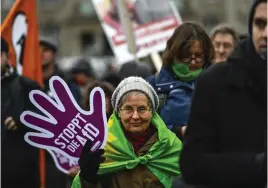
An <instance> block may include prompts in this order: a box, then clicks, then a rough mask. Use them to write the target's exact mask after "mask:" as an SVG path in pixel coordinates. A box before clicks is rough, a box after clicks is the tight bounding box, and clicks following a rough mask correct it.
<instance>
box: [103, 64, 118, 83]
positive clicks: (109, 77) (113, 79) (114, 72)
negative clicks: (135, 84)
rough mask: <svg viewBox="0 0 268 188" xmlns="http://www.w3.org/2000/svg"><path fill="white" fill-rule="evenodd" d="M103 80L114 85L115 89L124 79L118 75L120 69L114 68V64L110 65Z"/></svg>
mask: <svg viewBox="0 0 268 188" xmlns="http://www.w3.org/2000/svg"><path fill="white" fill-rule="evenodd" d="M101 80H102V81H104V82H108V83H110V84H112V85H113V87H115V88H116V87H117V86H118V84H119V83H120V82H121V81H122V78H121V77H120V76H119V75H118V69H117V68H116V67H115V66H114V64H112V63H110V64H108V67H107V71H106V73H105V75H104V76H103V78H102V79H101Z"/></svg>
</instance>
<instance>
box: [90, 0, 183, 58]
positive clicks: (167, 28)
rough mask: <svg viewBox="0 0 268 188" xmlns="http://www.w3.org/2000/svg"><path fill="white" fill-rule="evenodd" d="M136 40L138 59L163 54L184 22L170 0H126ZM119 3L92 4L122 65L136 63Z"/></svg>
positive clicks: (109, 0) (101, 1) (97, 1)
mask: <svg viewBox="0 0 268 188" xmlns="http://www.w3.org/2000/svg"><path fill="white" fill-rule="evenodd" d="M125 1H126V3H127V9H128V12H129V16H130V19H131V22H132V28H133V33H134V36H135V45H136V50H137V53H136V56H137V57H138V58H142V57H145V56H147V55H149V54H151V53H154V52H159V51H163V50H164V49H165V47H166V42H167V40H168V39H169V37H170V36H171V35H172V33H173V31H174V29H175V28H176V27H177V26H179V24H180V23H181V20H179V19H178V16H176V15H174V12H173V10H172V8H171V7H170V4H169V3H168V2H169V1H167V0H125ZM116 2H117V0H93V5H94V8H95V10H96V12H97V15H98V17H99V20H100V22H101V25H102V27H103V30H104V32H105V34H106V36H107V38H108V41H109V43H110V45H111V47H112V49H113V52H114V54H115V56H116V58H117V60H118V62H119V63H125V62H128V61H131V60H133V59H135V56H134V55H133V54H132V53H130V52H129V50H128V48H129V47H128V43H127V36H126V34H125V32H124V29H123V24H122V23H121V21H120V16H119V15H120V13H119V11H118V10H119V8H118V5H117V3H116Z"/></svg>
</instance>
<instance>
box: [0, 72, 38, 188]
mask: <svg viewBox="0 0 268 188" xmlns="http://www.w3.org/2000/svg"><path fill="white" fill-rule="evenodd" d="M33 89H40V86H39V85H38V84H37V83H36V82H34V81H32V80H29V79H27V78H25V77H22V76H19V75H17V73H15V72H11V73H10V74H9V75H8V76H6V77H4V78H2V80H1V182H2V184H1V185H2V186H1V187H5V188H15V187H28V188H38V187H39V163H38V161H39V155H38V152H39V150H38V149H37V148H35V147H33V146H30V145H29V144H28V143H26V142H25V141H24V134H25V133H26V132H28V131H30V129H28V128H27V127H26V126H24V125H23V124H22V123H21V122H20V114H21V113H22V112H23V111H24V110H26V109H27V110H33V109H34V108H33V105H32V104H31V102H30V100H29V92H30V91H31V90H33ZM9 116H11V117H13V119H14V120H15V122H16V125H17V126H18V129H17V130H15V131H11V130H7V128H6V126H5V125H4V121H5V119H6V118H7V117H9ZM29 177H31V178H29Z"/></svg>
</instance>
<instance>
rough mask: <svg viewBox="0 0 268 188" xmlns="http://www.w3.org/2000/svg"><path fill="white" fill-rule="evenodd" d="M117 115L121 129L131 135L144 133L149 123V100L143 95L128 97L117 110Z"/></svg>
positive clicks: (150, 112)
mask: <svg viewBox="0 0 268 188" xmlns="http://www.w3.org/2000/svg"><path fill="white" fill-rule="evenodd" d="M118 115H119V117H120V119H121V122H122V124H123V128H124V129H125V130H126V131H127V132H130V133H133V134H142V133H144V132H145V131H146V130H147V129H148V127H149V126H150V123H151V118H152V111H151V109H150V106H149V100H148V98H147V96H146V95H144V94H133V95H130V96H128V98H127V99H126V101H125V102H124V103H123V104H122V106H121V107H120V109H119V112H118Z"/></svg>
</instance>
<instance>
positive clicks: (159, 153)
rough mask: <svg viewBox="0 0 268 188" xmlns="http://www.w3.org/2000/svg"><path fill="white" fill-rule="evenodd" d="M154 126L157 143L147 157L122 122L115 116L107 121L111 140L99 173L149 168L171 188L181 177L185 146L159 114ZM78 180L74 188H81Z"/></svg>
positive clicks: (106, 148)
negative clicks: (137, 150)
mask: <svg viewBox="0 0 268 188" xmlns="http://www.w3.org/2000/svg"><path fill="white" fill-rule="evenodd" d="M152 124H153V125H154V126H155V127H156V129H157V133H158V141H157V142H156V143H155V144H154V145H153V146H152V147H151V148H150V149H149V151H148V152H147V153H146V154H145V155H143V156H140V157H138V156H136V154H135V153H134V150H133V148H132V145H131V144H130V143H129V141H128V140H127V139H126V137H125V135H124V132H123V130H122V128H121V125H120V121H119V120H118V118H117V116H116V114H115V113H113V115H112V116H111V117H110V119H109V121H108V139H107V144H106V146H105V148H104V149H105V154H104V155H105V157H106V161H105V162H104V163H102V164H101V165H100V169H99V172H98V174H100V175H101V174H108V173H116V172H118V171H120V170H125V169H127V170H130V169H134V168H135V167H137V166H138V165H146V166H147V168H148V169H149V170H150V171H151V172H152V173H153V174H154V175H155V176H156V177H157V178H158V179H159V181H160V182H161V183H162V184H163V185H164V186H165V187H167V188H170V187H171V186H172V181H173V178H174V177H176V176H178V175H180V171H179V155H180V151H181V149H182V143H181V141H180V140H179V139H178V138H177V137H176V135H175V134H174V133H172V132H171V131H170V130H169V129H168V128H167V127H166V125H165V123H164V122H163V120H162V119H161V118H160V116H159V115H158V114H157V113H154V114H153V117H152ZM75 181H76V184H77V183H78V182H77V181H79V178H77V177H76V178H75V179H74V182H73V186H72V188H78V187H80V186H74V185H75ZM79 184H80V182H79ZM77 185H78V184H77Z"/></svg>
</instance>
